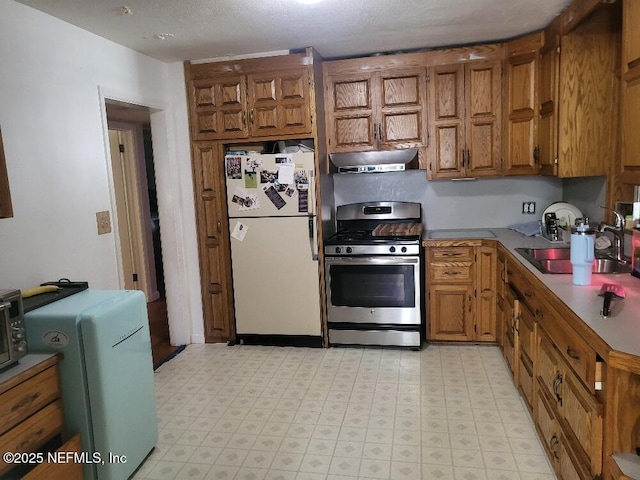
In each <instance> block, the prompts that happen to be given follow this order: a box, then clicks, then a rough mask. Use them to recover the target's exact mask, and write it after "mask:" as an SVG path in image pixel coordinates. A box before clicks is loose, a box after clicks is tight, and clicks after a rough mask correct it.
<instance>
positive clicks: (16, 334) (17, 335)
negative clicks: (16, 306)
mask: <svg viewBox="0 0 640 480" xmlns="http://www.w3.org/2000/svg"><path fill="white" fill-rule="evenodd" d="M11 330H13V332H12V333H11V336H12V337H13V339H14V340H22V339H23V338H24V328H19V327H13V328H12V329H11Z"/></svg>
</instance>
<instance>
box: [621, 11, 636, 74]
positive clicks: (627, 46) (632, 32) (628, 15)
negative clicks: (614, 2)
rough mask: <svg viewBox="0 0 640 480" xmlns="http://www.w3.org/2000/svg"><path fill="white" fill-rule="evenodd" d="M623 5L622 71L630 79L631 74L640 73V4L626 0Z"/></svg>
mask: <svg viewBox="0 0 640 480" xmlns="http://www.w3.org/2000/svg"><path fill="white" fill-rule="evenodd" d="M622 5H623V6H622V9H623V17H622V68H623V70H622V73H623V75H625V80H627V81H629V80H630V79H629V78H628V77H629V76H630V75H633V76H636V75H640V68H639V67H640V36H639V35H638V30H637V29H638V25H639V24H640V4H639V3H638V2H637V1H636V0H624V1H623V4H622ZM636 78H637V77H636Z"/></svg>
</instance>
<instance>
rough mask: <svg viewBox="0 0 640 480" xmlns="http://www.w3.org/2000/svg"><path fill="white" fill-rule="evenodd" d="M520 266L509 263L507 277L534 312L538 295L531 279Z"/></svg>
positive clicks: (522, 299) (521, 298)
mask: <svg viewBox="0 0 640 480" xmlns="http://www.w3.org/2000/svg"><path fill="white" fill-rule="evenodd" d="M527 277H528V275H527V274H525V273H524V272H523V271H522V270H521V269H520V268H519V267H517V266H516V265H515V264H514V262H510V263H508V264H507V278H508V283H509V285H511V287H512V288H513V289H514V290H515V291H516V292H517V293H518V296H519V298H520V300H521V301H522V302H523V303H524V304H525V305H526V306H527V307H529V310H531V311H532V312H535V311H536V307H537V303H536V302H537V299H538V295H537V293H536V290H535V289H534V287H533V285H532V284H531V281H530V280H529V279H528V278H527Z"/></svg>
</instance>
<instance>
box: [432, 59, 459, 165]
mask: <svg viewBox="0 0 640 480" xmlns="http://www.w3.org/2000/svg"><path fill="white" fill-rule="evenodd" d="M428 89H429V99H430V100H429V125H430V126H429V129H430V130H429V131H430V135H429V138H430V140H429V171H430V175H431V178H457V177H461V176H463V170H464V165H463V163H462V160H463V155H465V152H464V150H465V143H464V142H465V136H464V122H465V117H464V115H465V112H464V64H461V63H460V64H454V65H444V66H438V67H433V68H430V69H429V86H428Z"/></svg>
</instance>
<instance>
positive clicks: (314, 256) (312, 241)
mask: <svg viewBox="0 0 640 480" xmlns="http://www.w3.org/2000/svg"><path fill="white" fill-rule="evenodd" d="M315 218H316V217H315V216H314V215H309V248H310V249H311V260H313V261H314V262H317V261H318V251H317V250H316V229H315V223H316V221H315Z"/></svg>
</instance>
